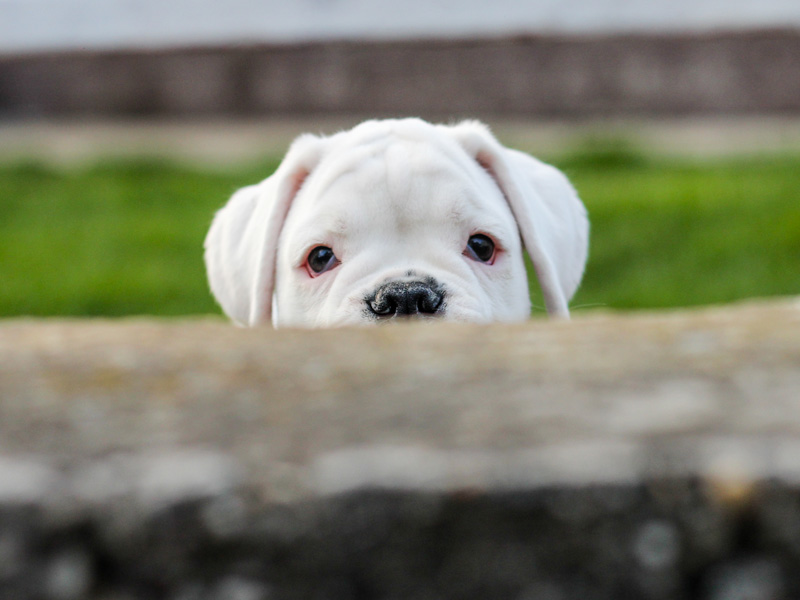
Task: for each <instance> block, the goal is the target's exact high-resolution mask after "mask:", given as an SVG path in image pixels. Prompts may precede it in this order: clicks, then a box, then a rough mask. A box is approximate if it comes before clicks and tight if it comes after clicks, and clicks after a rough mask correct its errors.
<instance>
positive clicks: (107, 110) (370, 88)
mask: <svg viewBox="0 0 800 600" xmlns="http://www.w3.org/2000/svg"><path fill="white" fill-rule="evenodd" d="M797 56H800V32H798V31H794V30H788V31H756V32H738V33H720V34H697V35H690V34H687V35H619V36H594V37H593V36H586V37H557V36H554V37H547V36H537V37H520V38H512V39H484V40H464V41H440V42H436V41H419V42H413V41H410V42H385V43H356V42H352V43H351V42H335V43H319V44H307V45H294V46H293V45H286V46H260V47H241V48H198V49H185V50H174V51H147V52H135V51H131V52H107V53H89V52H87V53H67V54H53V55H48V54H34V55H27V56H5V57H2V58H0V115H2V116H5V117H39V116H59V117H63V116H76V115H92V116H97V115H100V116H112V117H113V116H131V115H150V116H152V115H178V116H184V115H190V116H191V115H195V116H196V115H209V114H215V115H217V114H227V115H283V114H295V115H297V114H317V113H331V112H333V113H337V112H338V113H358V114H364V113H367V114H375V115H397V114H417V115H422V116H460V115H488V114H510V115H535V116H570V117H572V116H597V115H619V114H632V113H633V114H647V115H673V114H707V113H720V112H721V113H748V112H749V113H753V112H757V113H797V112H798V111H800V61H798V60H797Z"/></svg>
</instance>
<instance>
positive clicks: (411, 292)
mask: <svg viewBox="0 0 800 600" xmlns="http://www.w3.org/2000/svg"><path fill="white" fill-rule="evenodd" d="M443 300H444V294H443V293H442V292H441V291H439V290H437V289H435V288H434V287H433V286H432V285H430V284H428V283H427V282H424V281H410V282H396V281H395V282H390V283H387V284H385V285H383V286H381V287H380V288H379V289H378V290H377V291H376V292H375V295H374V296H373V297H372V298H371V299H368V300H367V305H368V306H369V309H370V310H371V311H372V313H373V314H375V315H377V316H379V317H391V316H394V315H409V316H410V315H417V314H426V315H432V314H434V313H436V312H437V311H438V310H439V308H440V307H441V305H442V301H443Z"/></svg>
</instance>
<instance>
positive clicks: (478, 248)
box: [463, 233, 498, 265]
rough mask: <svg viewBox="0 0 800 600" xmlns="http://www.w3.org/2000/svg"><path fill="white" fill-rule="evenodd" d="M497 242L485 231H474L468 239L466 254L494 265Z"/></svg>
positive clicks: (478, 260) (480, 261) (485, 263)
mask: <svg viewBox="0 0 800 600" xmlns="http://www.w3.org/2000/svg"><path fill="white" fill-rule="evenodd" d="M497 251H498V249H497V243H496V242H495V241H494V239H492V237H491V236H489V235H486V234H485V233H473V234H472V235H471V236H469V239H468V240H467V245H466V247H465V248H464V252H463V254H464V256H466V257H467V258H469V259H471V260H474V261H475V262H478V263H481V264H484V265H493V264H494V261H495V259H496V258H497Z"/></svg>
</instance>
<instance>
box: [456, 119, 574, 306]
mask: <svg viewBox="0 0 800 600" xmlns="http://www.w3.org/2000/svg"><path fill="white" fill-rule="evenodd" d="M448 129H449V131H450V133H451V135H452V136H453V137H454V138H455V139H456V141H457V142H458V143H459V144H460V145H461V146H462V147H463V148H464V150H466V152H467V153H468V154H469V155H470V156H471V157H472V158H473V159H474V160H476V161H477V162H478V163H479V164H480V165H481V166H482V167H483V168H484V169H486V171H488V172H489V174H490V175H491V176H492V177H493V178H494V180H495V181H496V182H497V184H498V186H499V187H500V189H501V191H502V192H503V195H504V196H505V197H506V200H507V201H508V204H509V206H510V207H511V212H512V213H513V215H514V218H515V219H516V221H517V226H518V227H519V230H520V234H521V236H522V241H523V243H524V244H525V249H526V250H527V251H528V254H529V255H530V257H531V260H532V261H533V266H534V268H535V269H536V275H537V277H538V279H539V285H540V286H541V289H542V294H543V296H544V302H545V305H546V307H547V312H548V313H549V314H550V315H554V316H560V317H569V307H568V304H567V303H568V301H569V299H570V298H572V296H573V294H574V293H575V291H576V290H577V289H578V285H579V284H580V281H581V278H582V277H583V270H584V267H585V265H586V258H587V253H588V242H589V220H588V218H587V216H586V209H585V208H584V206H583V203H582V202H581V201H580V199H579V198H578V194H577V193H576V191H575V189H574V188H573V187H572V185H571V184H570V183H569V181H568V180H567V178H566V177H565V176H564V174H563V173H562V172H561V171H559V170H558V169H556V168H555V167H552V166H550V165H547V164H545V163H543V162H541V161H539V160H536V159H535V158H533V157H532V156H529V155H528V154H525V153H523V152H518V151H516V150H510V149H508V148H505V147H504V146H502V145H501V144H500V142H498V141H497V140H496V139H495V138H494V136H493V135H492V134H491V133H490V132H489V130H488V128H487V127H486V126H484V125H483V124H481V123H477V122H473V121H467V122H464V123H461V124H459V125H456V126H454V127H451V128H448Z"/></svg>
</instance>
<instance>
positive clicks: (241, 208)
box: [205, 119, 588, 327]
mask: <svg viewBox="0 0 800 600" xmlns="http://www.w3.org/2000/svg"><path fill="white" fill-rule="evenodd" d="M587 242H588V221H587V218H586V212H585V210H584V208H583V205H582V204H581V202H580V200H579V199H578V196H577V194H576V193H575V191H574V189H573V188H572V186H571V185H570V184H569V182H568V181H567V179H566V178H565V177H564V175H563V174H562V173H561V172H560V171H558V170H557V169H555V168H553V167H551V166H549V165H546V164H544V163H542V162H540V161H538V160H536V159H534V158H532V157H530V156H528V155H526V154H523V153H521V152H517V151H514V150H509V149H507V148H504V147H503V146H502V145H500V143H499V142H497V140H496V139H495V138H494V137H493V136H492V135H491V134H490V133H489V131H488V129H486V127H485V126H483V125H481V124H479V123H476V122H465V123H462V124H459V125H455V126H452V127H450V126H443V125H431V124H429V123H426V122H424V121H420V120H418V119H403V120H387V121H368V122H365V123H362V124H361V125H359V126H357V127H355V128H354V129H352V130H350V131H346V132H342V133H339V134H336V135H333V136H331V137H326V138H320V137H316V136H310V135H305V136H301V137H300V138H298V139H297V140H296V141H295V142H294V143H293V145H292V146H291V148H290V149H289V152H288V153H287V155H286V157H285V158H284V160H283V162H282V163H281V165H280V166H279V168H278V169H277V171H276V172H275V173H274V174H273V175H272V176H271V177H269V178H267V179H266V180H264V181H262V182H261V183H260V184H257V185H254V186H250V187H246V188H243V189H241V190H239V191H238V192H236V193H235V194H234V195H233V197H232V198H231V199H230V201H229V202H228V204H227V205H226V206H225V207H224V208H223V209H222V210H220V211H219V212H218V213H217V215H216V216H215V218H214V221H213V223H212V226H211V229H210V231H209V233H208V236H207V238H206V242H205V248H206V253H205V259H206V266H207V270H208V276H209V281H210V284H211V289H212V292H213V293H214V295H215V297H216V298H217V300H218V302H219V303H220V304H221V306H222V308H223V310H224V311H225V313H226V314H227V315H228V316H229V317H231V318H232V319H233V320H234V321H235V322H237V323H239V324H241V325H247V326H254V325H258V324H261V323H265V322H269V321H270V320H272V321H273V323H274V324H275V325H276V326H306V327H329V326H338V325H346V324H360V323H373V322H381V321H386V320H389V319H395V318H403V317H417V318H441V319H447V320H456V321H471V322H488V321H514V320H521V319H525V318H527V316H528V315H529V313H530V298H529V291H528V282H527V277H526V273H525V266H524V262H523V253H522V247H523V244H524V247H525V248H526V249H527V251H528V253H529V255H530V257H531V260H532V262H533V265H534V268H535V270H536V274H537V277H538V279H539V284H540V287H541V290H542V294H543V296H544V301H545V305H546V307H547V310H548V312H549V313H550V314H552V315H557V316H562V317H566V316H568V314H569V312H568V305H567V302H568V300H569V298H570V297H571V296H572V294H573V293H574V292H575V290H576V288H577V287H578V284H579V282H580V279H581V277H582V274H583V269H584V265H585V262H586V255H587Z"/></svg>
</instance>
